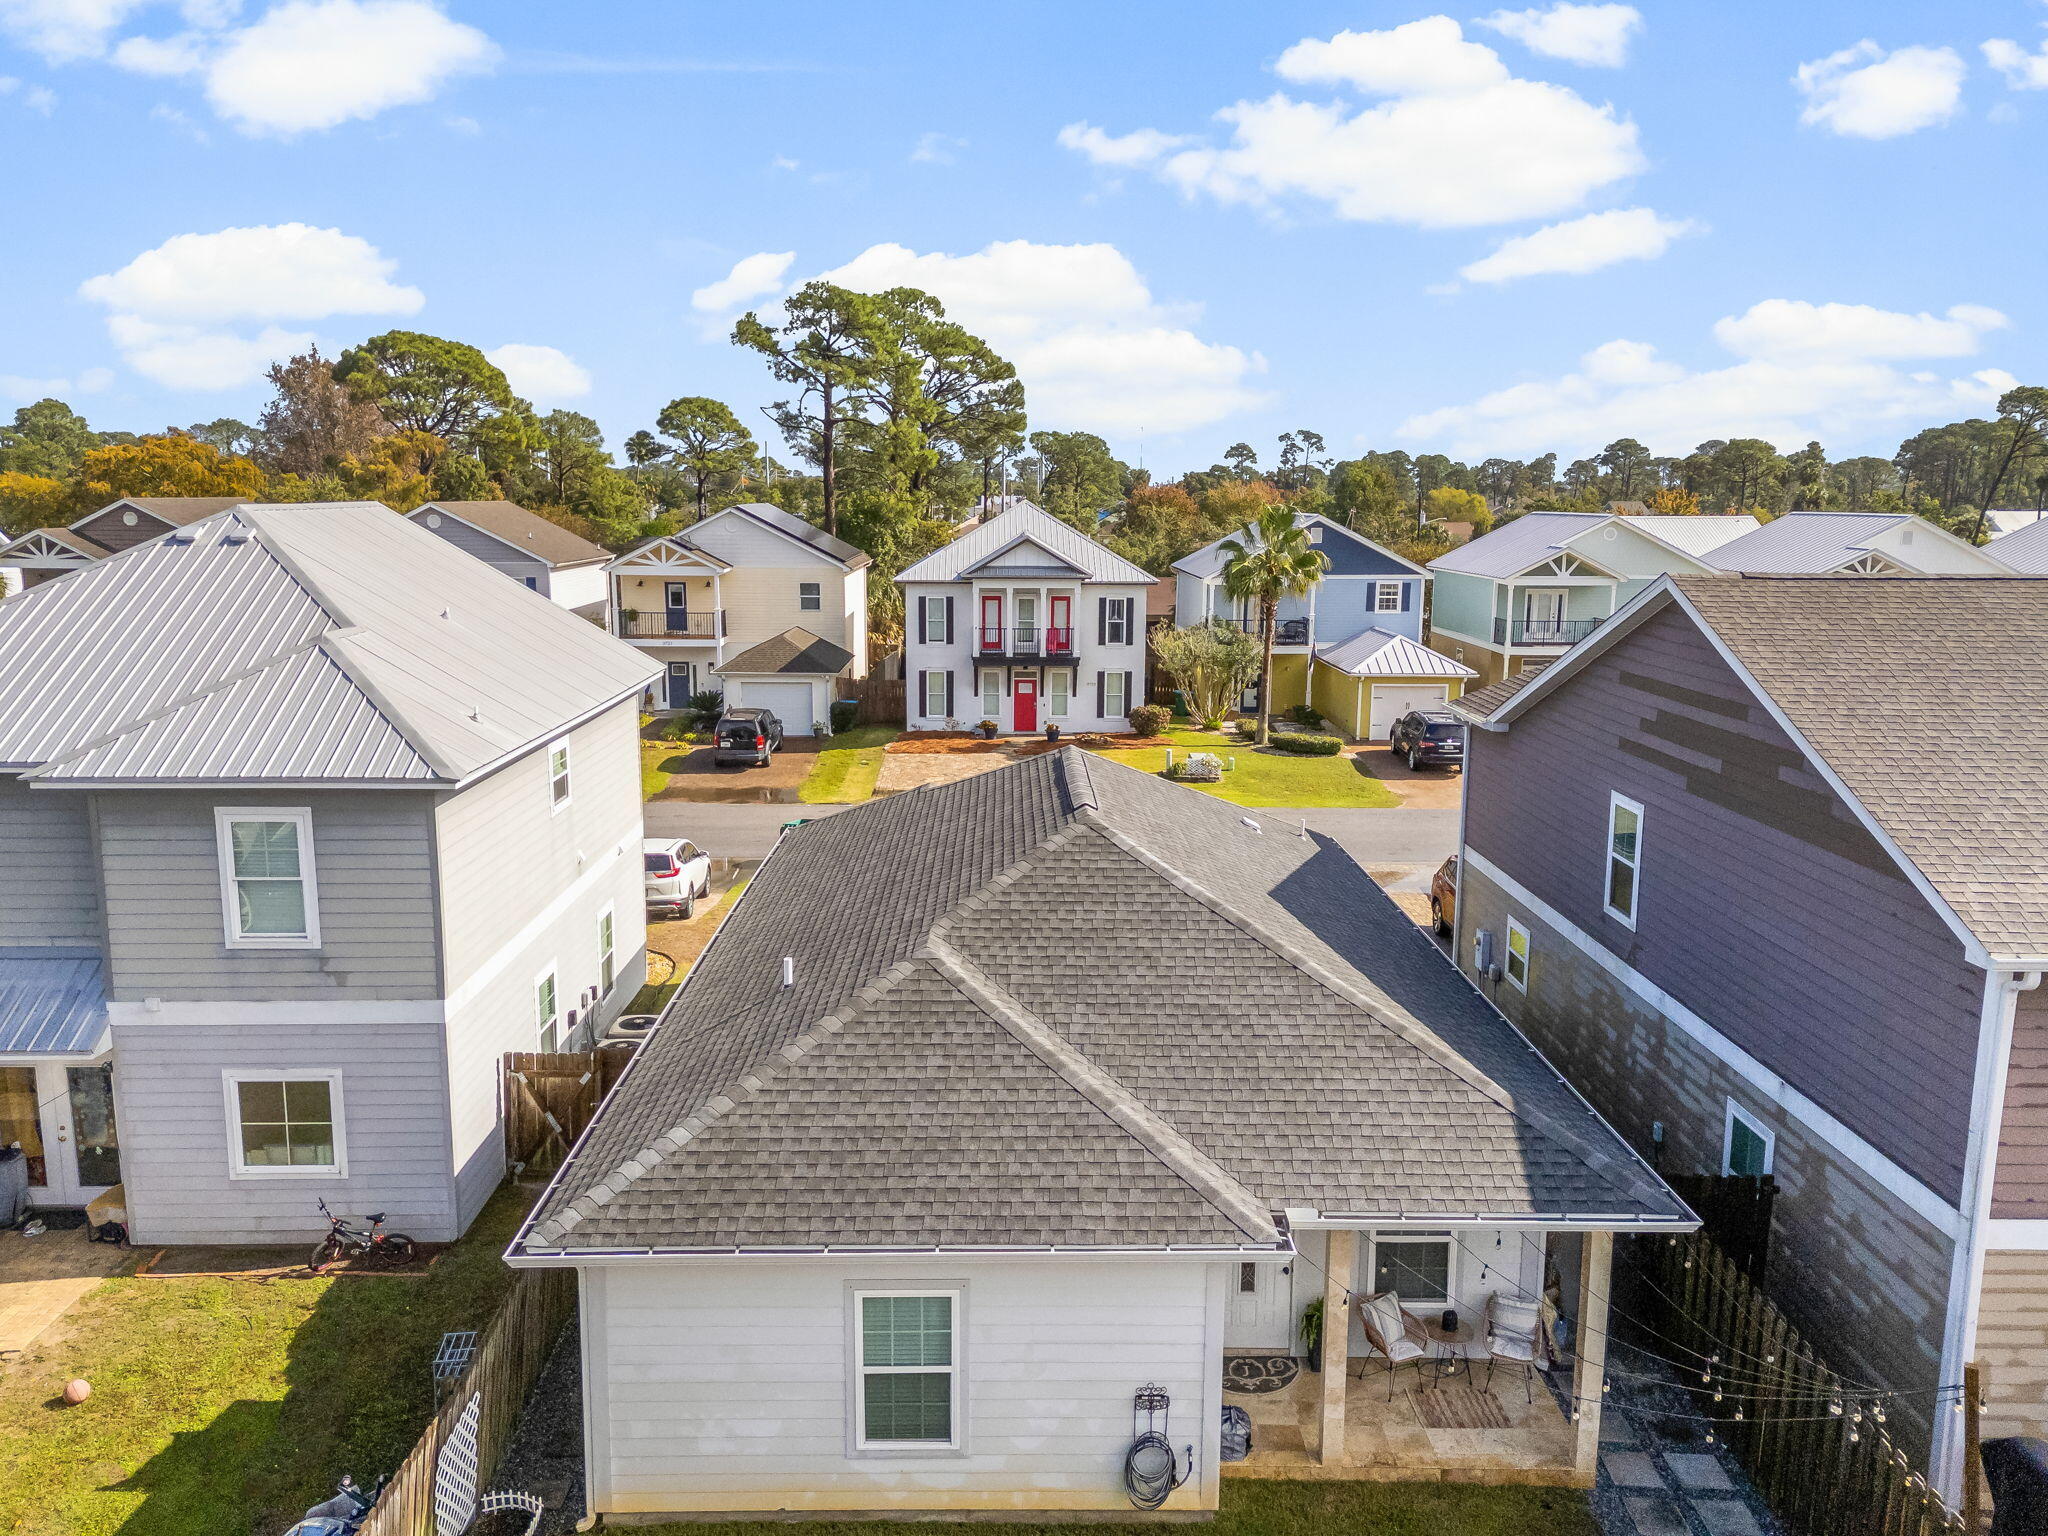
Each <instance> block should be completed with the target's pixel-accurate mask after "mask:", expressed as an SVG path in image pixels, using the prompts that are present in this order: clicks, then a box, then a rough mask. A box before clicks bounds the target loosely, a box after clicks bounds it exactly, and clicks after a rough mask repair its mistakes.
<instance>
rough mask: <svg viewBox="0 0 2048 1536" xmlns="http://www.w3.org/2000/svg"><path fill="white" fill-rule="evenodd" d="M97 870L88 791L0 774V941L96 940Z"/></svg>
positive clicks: (87, 943)
mask: <svg viewBox="0 0 2048 1536" xmlns="http://www.w3.org/2000/svg"><path fill="white" fill-rule="evenodd" d="M99 942H100V883H99V871H98V869H97V868H96V866H95V865H94V862H93V852H92V828H91V824H90V821H89V819H88V817H87V814H86V801H85V796H83V795H79V794H71V793H67V792H64V791H60V790H43V791H37V790H32V789H30V788H29V787H28V786H27V785H26V784H24V783H23V782H22V781H21V780H20V779H17V778H14V777H13V776H11V775H0V946H7V945H45V946H51V947H56V946H65V947H86V946H97V945H98V943H99Z"/></svg>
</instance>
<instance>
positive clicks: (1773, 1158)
mask: <svg viewBox="0 0 2048 1536" xmlns="http://www.w3.org/2000/svg"><path fill="white" fill-rule="evenodd" d="M1738 1122H1740V1124H1741V1125H1742V1128H1743V1129H1744V1130H1746V1131H1748V1132H1749V1133H1750V1134H1751V1135H1752V1136H1754V1137H1756V1139H1757V1140H1759V1141H1761V1142H1762V1143H1763V1144H1764V1167H1763V1171H1764V1174H1765V1176H1766V1177H1768V1176H1769V1175H1770V1173H1771V1172H1772V1170H1773V1169H1775V1168H1776V1167H1777V1165H1778V1137H1777V1134H1776V1133H1775V1132H1774V1131H1772V1130H1771V1128H1770V1127H1769V1126H1767V1125H1765V1124H1764V1123H1763V1121H1761V1120H1759V1119H1757V1117H1756V1116H1755V1115H1752V1114H1751V1113H1750V1112H1749V1111H1748V1110H1746V1109H1744V1108H1743V1107H1742V1106H1741V1105H1740V1104H1737V1103H1736V1102H1735V1101H1734V1100H1733V1099H1730V1100H1729V1101H1728V1109H1727V1113H1726V1114H1724V1115H1723V1116H1722V1118H1721V1176H1722V1177H1723V1178H1731V1177H1733V1176H1734V1173H1735V1127H1736V1124H1737V1123H1738Z"/></svg>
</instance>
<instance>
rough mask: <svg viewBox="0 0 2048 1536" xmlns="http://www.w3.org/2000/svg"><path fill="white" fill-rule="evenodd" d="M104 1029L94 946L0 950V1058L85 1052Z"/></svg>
mask: <svg viewBox="0 0 2048 1536" xmlns="http://www.w3.org/2000/svg"><path fill="white" fill-rule="evenodd" d="M106 1033H107V988H106V966H105V962H103V961H102V960H101V959H100V956H99V953H98V951H96V950H67V949H12V950H0V1059H4V1058H6V1057H8V1056H15V1057H22V1056H29V1057H37V1056H91V1055H94V1054H96V1053H97V1052H98V1050H99V1048H100V1042H101V1041H102V1039H104V1037H105V1036H106Z"/></svg>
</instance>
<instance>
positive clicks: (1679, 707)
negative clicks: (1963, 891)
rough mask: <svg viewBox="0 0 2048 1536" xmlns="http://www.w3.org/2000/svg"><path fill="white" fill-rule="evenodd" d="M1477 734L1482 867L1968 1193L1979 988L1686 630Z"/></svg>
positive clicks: (1473, 811)
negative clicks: (1614, 841)
mask: <svg viewBox="0 0 2048 1536" xmlns="http://www.w3.org/2000/svg"><path fill="white" fill-rule="evenodd" d="M1472 737H1473V740H1472V744H1471V750H1470V753H1469V759H1468V763H1467V768H1466V793H1467V801H1468V805H1469V812H1468V818H1469V819H1468V831H1467V840H1468V843H1469V845H1470V847H1471V848H1472V849H1473V851H1474V852H1476V853H1478V854H1480V855H1483V856H1484V857H1485V858H1487V859H1489V860H1491V861H1492V862H1493V863H1494V864H1495V865H1497V866H1498V867H1500V868H1501V869H1502V870H1503V871H1505V872H1506V873H1507V874H1508V875H1509V876H1511V877H1512V878H1513V879H1515V880H1516V881H1518V882H1520V883H1521V884H1522V885H1523V886H1524V887H1526V888H1528V889H1529V890H1531V891H1532V892H1534V893H1535V894H1536V895H1538V896H1540V897H1542V898H1543V899H1544V900H1545V901H1547V902H1549V903H1550V904H1551V905H1552V906H1553V907H1555V908H1557V909H1558V911H1560V912H1561V913H1562V914H1563V915H1564V916H1565V917H1566V918H1568V919H1569V920H1570V921H1571V922H1573V923H1574V924H1576V925H1577V926H1578V927H1579V928H1581V929H1583V930H1585V931H1586V932H1587V933H1589V934H1591V935H1592V936H1593V937H1594V939H1595V940H1596V941H1597V942H1599V943H1600V944H1602V945H1603V946H1605V947H1606V948H1607V949H1608V950H1610V951H1611V952H1612V953H1613V954H1615V955H1616V956H1618V957H1619V958H1620V959H1621V960H1623V961H1624V962H1626V963H1627V964H1628V965H1629V966H1630V967H1632V968H1633V969H1634V970H1635V971H1636V972H1637V973H1638V974H1640V975H1642V976H1644V977H1646V978H1647V979H1648V980H1649V981H1650V982H1652V983H1654V984H1655V985H1656V986H1658V987H1660V988H1662V989H1663V990H1664V991H1666V992H1668V993H1669V994H1670V995H1671V996H1673V997H1675V998H1676V999H1678V1001H1679V1002H1681V1003H1683V1004H1684V1005H1685V1006H1686V1007H1687V1008H1689V1009H1691V1010H1692V1011H1693V1012H1695V1013H1697V1014H1698V1015H1700V1016H1701V1017H1702V1018H1704V1019H1705V1020H1707V1022H1708V1023H1710V1024H1711V1025H1713V1026H1714V1027H1715V1028H1716V1029H1717V1030H1719V1031H1720V1032H1721V1033H1722V1034H1724V1035H1726V1036H1727V1037H1728V1038H1729V1039H1731V1040H1732V1041H1734V1043H1735V1044H1737V1045H1738V1046H1740V1047H1742V1048H1743V1049H1744V1050H1746V1051H1748V1052H1749V1053H1750V1054H1751V1055H1753V1056H1755V1057H1756V1058H1758V1059H1759V1060H1761V1061H1762V1062H1764V1063H1765V1064H1766V1065H1767V1066H1769V1067H1770V1068H1771V1069H1772V1070H1773V1071H1775V1072H1777V1073H1779V1074H1780V1075H1782V1076H1783V1077H1785V1078H1786V1079H1787V1080H1789V1081H1790V1082H1792V1083H1793V1084H1795V1085H1796V1086H1797V1087H1798V1088H1799V1089H1800V1090H1801V1091H1802V1092H1804V1093H1806V1094H1807V1095H1808V1096H1810V1097H1811V1098H1813V1099H1815V1100H1817V1101H1818V1102H1819V1103H1820V1104H1822V1105H1823V1106H1824V1107H1825V1108H1827V1109H1828V1110H1829V1111H1831V1112H1832V1113H1833V1114H1835V1115H1836V1116H1838V1117H1839V1118H1840V1119H1841V1120H1843V1121H1844V1122H1845V1123H1846V1124H1848V1125H1849V1126H1851V1127H1852V1128H1854V1129H1855V1130H1856V1131H1857V1133H1858V1134H1859V1135H1861V1136H1863V1137H1864V1138H1865V1139H1867V1140H1868V1141H1870V1142H1871V1143H1873V1144H1874V1145H1875V1146H1877V1147H1878V1148H1879V1149H1880V1150H1881V1151H1882V1152H1884V1153H1885V1155H1886V1156H1888V1157H1890V1158H1892V1159H1893V1160H1894V1161H1896V1162H1897V1163H1899V1164H1900V1165H1901V1166H1902V1167H1904V1168H1906V1169H1908V1170H1909V1171H1910V1172H1912V1173H1913V1174H1914V1175H1915V1176H1916V1177H1918V1178H1919V1179H1921V1180H1922V1181H1923V1182H1925V1183H1926V1184H1928V1185H1929V1186H1930V1187H1931V1188H1933V1189H1935V1190H1936V1191H1938V1192H1940V1193H1941V1194H1942V1195H1944V1196H1945V1197H1947V1198H1949V1199H1951V1200H1953V1199H1955V1198H1957V1197H1958V1195H1959V1192H1960V1189H1961V1185H1962V1160H1963V1151H1964V1142H1965V1136H1966V1131H1967V1126H1968V1120H1969V1106H1970V1088H1971V1075H1972V1063H1973V1059H1974V1055H1975V1048H1976V1038H1977V1024H1978V1011H1979V1007H1980V1004H1981V999H1982V996H1983V981H1984V978H1983V974H1982V973H1981V972H1980V971H1978V970H1977V969H1976V968H1974V967H1973V966H1971V965H1970V964H1969V963H1968V962H1967V961H1966V960H1965V959H1964V957H1963V950H1962V945H1961V944H1960V943H1959V942H1958V941H1957V940H1956V938H1955V937H1954V935H1953V934H1951V933H1950V932H1949V931H1948V929H1947V928H1946V927H1945V926H1944V925H1943V924H1942V922H1941V921H1940V919H1939V918H1938V917H1937V916H1936V915H1935V913H1934V912H1933V910H1932V909H1931V908H1929V907H1928V905H1927V904H1926V903H1925V901H1924V900H1923V899H1922V898H1921V897H1920V895H1919V894H1918V893H1917V892H1916V891H1915V890H1914V888H1913V887H1912V885H1911V884H1909V883H1908V882H1907V881H1906V879H1905V878H1904V877H1903V876H1902V875H1900V874H1899V873H1898V872H1897V870H1896V867H1895V866H1894V865H1893V864H1892V863H1891V861H1890V859H1889V858H1888V857H1887V855H1886V854H1885V853H1884V851H1883V850H1882V849H1881V848H1880V847H1879V846H1878V845H1877V843H1876V842H1875V840H1874V839H1872V838H1871V837H1870V835H1869V834H1868V833H1866V832H1865V831H1863V829H1862V828H1861V827H1860V826H1859V825H1858V824H1857V823H1856V821H1855V820H1854V818H1853V816H1852V814H1851V813H1850V811H1849V809H1848V807H1847V806H1846V805H1844V804H1843V803H1842V802H1841V801H1840V799H1839V798H1838V797H1837V796H1836V795H1835V794H1834V793H1833V791H1832V790H1831V789H1829V787H1828V785H1827V783H1826V781H1825V780H1823V779H1821V778H1820V777H1819V776H1818V775H1817V774H1815V773H1814V772H1813V771H1812V770H1811V768H1810V767H1809V766H1808V765H1807V764H1806V763H1805V761H1804V759H1803V758H1802V757H1801V755H1800V754H1799V752H1798V750H1797V749H1796V748H1795V747H1794V746H1793V745H1792V742H1791V741H1790V739H1789V738H1787V737H1786V736H1785V734H1784V733H1783V732H1782V731H1780V730H1779V729H1778V728H1777V726H1776V725H1775V724H1774V723H1773V722H1772V720H1771V719H1770V717H1769V715H1768V714H1767V713H1766V712H1765V710H1764V709H1763V708H1762V707H1761V705H1760V704H1759V703H1758V702H1757V701H1756V700H1755V699H1754V698H1752V697H1751V696H1750V695H1749V693H1748V692H1747V690H1746V689H1745V688H1744V687H1743V685H1742V683H1741V682H1740V681H1739V680H1738V679H1737V678H1736V676H1735V674H1734V673H1733V672H1732V671H1731V670H1730V669H1729V667H1728V666H1727V665H1726V664H1725V663H1724V662H1722V661H1721V660H1720V658H1719V656H1718V655H1717V654H1716V653H1715V651H1714V650H1713V648H1712V646H1711V645H1710V644H1709V642H1708V641H1707V640H1706V638H1705V637H1704V636H1703V635H1701V634H1700V633H1699V632H1698V631H1697V630H1696V629H1695V628H1694V627H1693V625H1692V623H1691V621H1690V620H1689V619H1688V618H1686V617H1685V616H1684V615H1683V614H1682V613H1680V612H1679V611H1678V610H1676V609H1671V610H1667V611H1666V612H1665V613H1663V614H1660V615H1658V616H1656V617H1654V618H1652V619H1650V620H1649V621H1648V622H1647V623H1645V624H1644V625H1643V626H1642V627H1641V628H1640V629H1638V630H1637V631H1635V633H1633V634H1631V635H1629V636H1627V637H1625V638H1624V639H1623V640H1622V641H1620V642H1619V643H1618V644H1617V645H1615V646H1614V647H1613V648H1612V649H1610V650H1609V651H1608V652H1607V653H1606V654H1605V655H1603V656H1602V657H1600V658H1599V659H1598V660H1597V661H1596V662H1594V663H1593V664H1592V665H1591V666H1590V667H1588V668H1587V669H1586V670H1585V671H1584V672H1582V673H1581V674H1580V675H1578V676H1577V677H1575V678H1573V679H1572V680H1571V681H1570V682H1568V683H1567V684H1565V685H1564V686H1563V687H1561V688H1560V689H1558V691H1557V692H1556V693H1554V694H1552V695H1551V696H1550V697H1548V698H1547V699H1544V700H1542V701H1540V702H1539V703H1538V704H1537V705H1536V706H1535V707H1534V708H1532V709H1531V710H1530V711H1529V713H1528V714H1527V715H1526V716H1524V717H1523V718H1522V719H1520V720H1518V721H1516V722H1515V723H1514V725H1513V726H1512V728H1511V729H1509V730H1507V731H1505V732H1488V731H1474V732H1472ZM1614 791H1618V792H1620V793H1621V794H1624V795H1627V796H1629V797H1630V798H1632V799H1635V800H1638V801H1640V802H1641V803H1642V805H1643V807H1644V828H1643V864H1642V876H1641V887H1642V888H1641V893H1640V897H1639V902H1638V912H1637V924H1636V928H1635V930H1634V931H1631V930H1630V929H1628V928H1627V927H1625V926H1624V925H1622V924H1621V923H1619V922H1616V921H1615V920H1613V919H1612V918H1609V917H1607V916H1606V915H1605V914H1604V913H1603V911H1602V889H1603V887H1602V882H1603V879H1604V849H1605V843H1606V828H1607V808H1608V796H1609V794H1610V792H1614ZM1538 1043H1539V1044H1543V1043H1544V1042H1542V1041H1540V1040H1539V1042H1538Z"/></svg>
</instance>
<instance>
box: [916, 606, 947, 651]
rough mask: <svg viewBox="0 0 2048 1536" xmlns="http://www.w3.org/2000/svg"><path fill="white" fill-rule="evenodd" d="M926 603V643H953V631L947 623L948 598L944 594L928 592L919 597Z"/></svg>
mask: <svg viewBox="0 0 2048 1536" xmlns="http://www.w3.org/2000/svg"><path fill="white" fill-rule="evenodd" d="M918 601H919V602H921V603H923V604H924V605H925V610H924V643H925V644H926V645H951V644H952V643H953V632H952V630H951V629H949V628H948V627H947V625H946V599H945V597H944V596H943V595H940V596H937V597H934V596H931V595H929V594H927V595H926V596H924V597H921V598H919V599H918Z"/></svg>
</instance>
